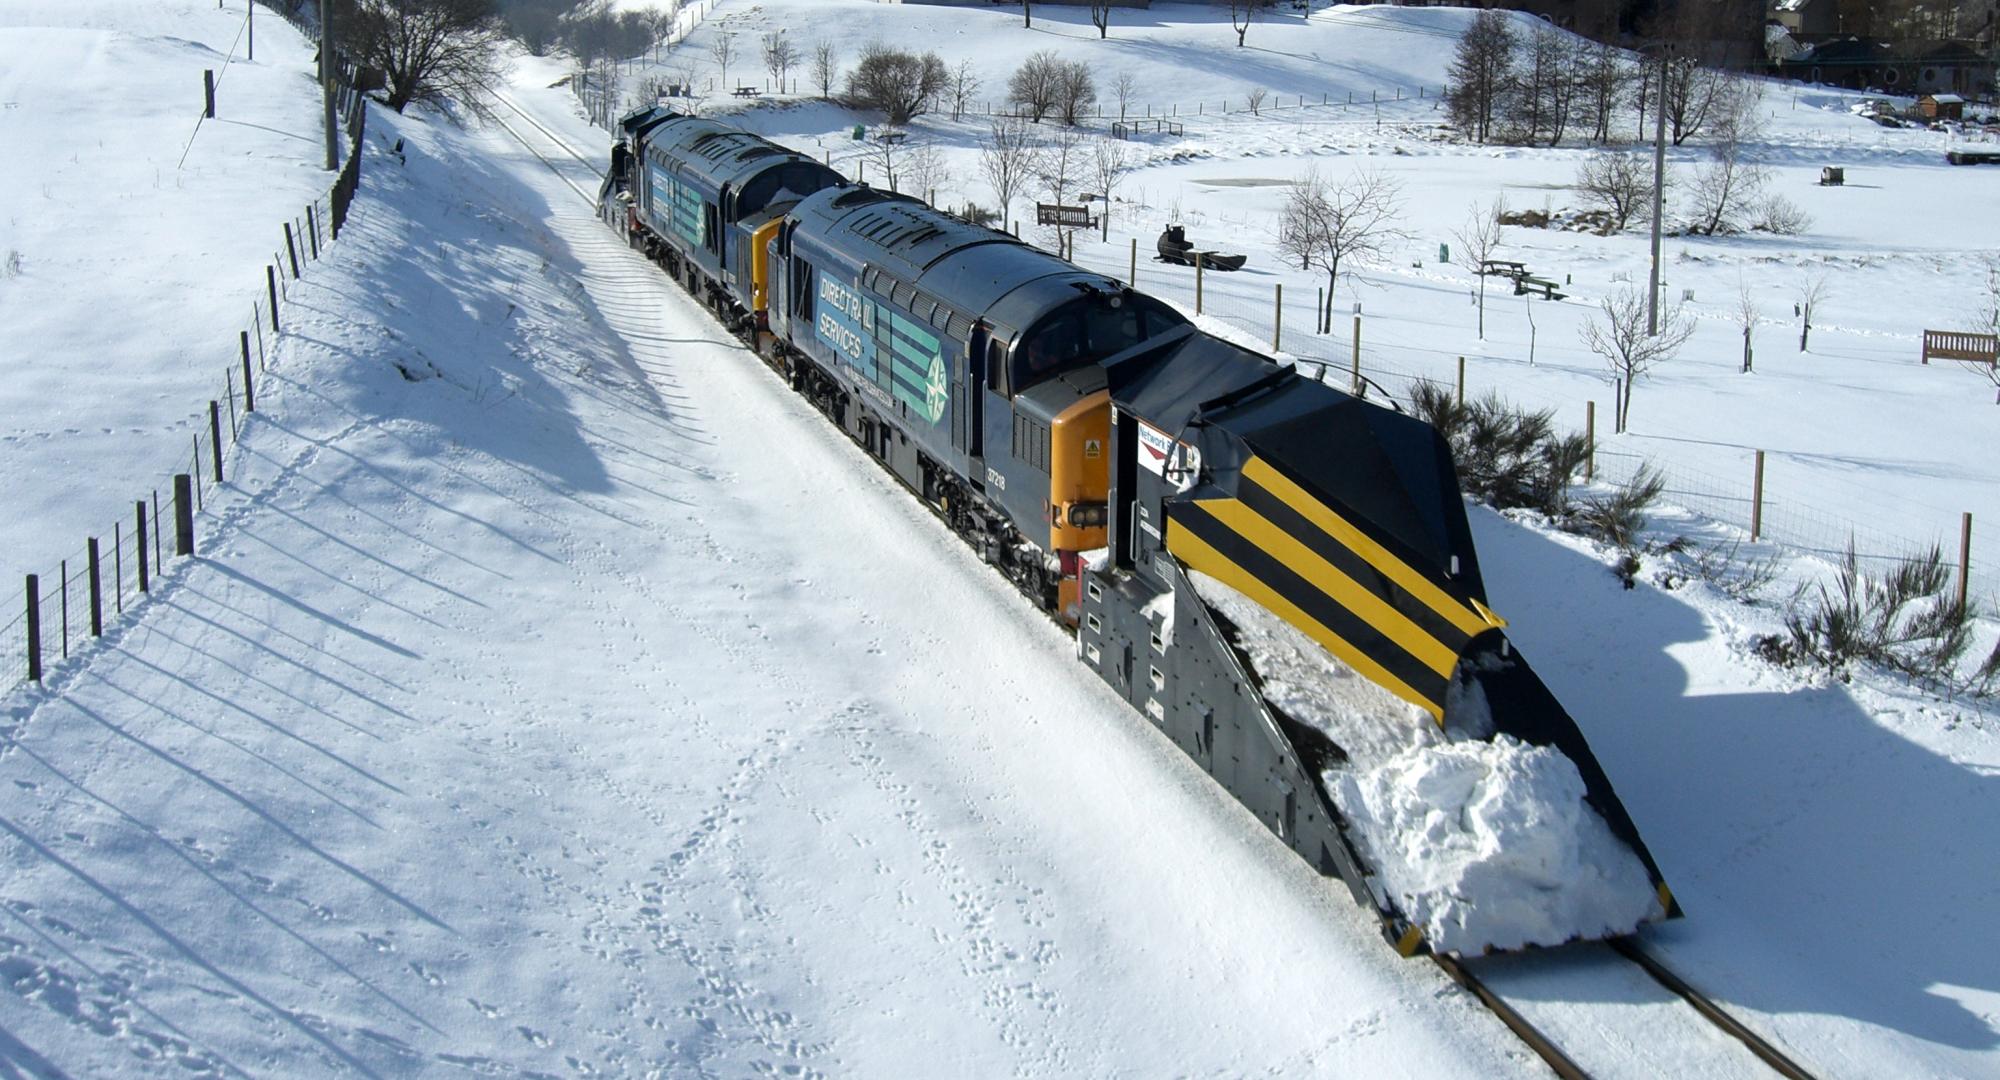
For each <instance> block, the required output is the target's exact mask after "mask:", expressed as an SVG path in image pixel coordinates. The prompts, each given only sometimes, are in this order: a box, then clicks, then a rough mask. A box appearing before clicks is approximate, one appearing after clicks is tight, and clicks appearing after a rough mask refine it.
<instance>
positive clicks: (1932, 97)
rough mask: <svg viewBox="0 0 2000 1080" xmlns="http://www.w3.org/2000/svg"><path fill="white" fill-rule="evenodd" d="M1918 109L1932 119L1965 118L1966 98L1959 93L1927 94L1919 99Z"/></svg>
mask: <svg viewBox="0 0 2000 1080" xmlns="http://www.w3.org/2000/svg"><path fill="white" fill-rule="evenodd" d="M1917 111H1918V112H1920V113H1922V114H1923V115H1924V117H1925V118H1926V119H1930V120H1963V119H1965V99H1964V98H1962V97H1959V96H1958V95H1957V94H1925V95H1924V96H1923V97H1921V98H1918V99H1917Z"/></svg>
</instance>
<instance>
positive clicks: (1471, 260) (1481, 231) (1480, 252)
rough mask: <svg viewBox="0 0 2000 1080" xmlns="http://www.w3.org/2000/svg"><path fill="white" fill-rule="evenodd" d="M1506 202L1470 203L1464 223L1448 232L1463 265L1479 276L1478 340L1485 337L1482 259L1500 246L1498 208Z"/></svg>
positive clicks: (1484, 272)
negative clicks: (1455, 244) (1459, 253)
mask: <svg viewBox="0 0 2000 1080" xmlns="http://www.w3.org/2000/svg"><path fill="white" fill-rule="evenodd" d="M1504 209H1506V204H1505V203H1503V202H1501V201H1500V200H1499V199H1495V200H1493V203H1492V205H1490V206H1481V205H1479V204H1478V203H1473V204H1472V206H1471V207H1469V208H1468V209H1467V210H1466V212H1465V224H1463V225H1460V226H1459V227H1458V228H1457V229H1456V230H1454V231H1453V232H1452V236H1454V237H1456V238H1457V239H1458V249H1459V251H1460V252H1461V253H1462V254H1463V256H1464V258H1465V260H1466V265H1468V266H1470V267H1472V272H1473V273H1474V274H1475V275H1477V276H1478V278H1479V340H1481V341H1484V340H1486V277H1487V275H1486V260H1488V259H1491V258H1492V257H1493V253H1494V252H1495V251H1498V250H1499V249H1500V212H1501V211H1502V210H1504Z"/></svg>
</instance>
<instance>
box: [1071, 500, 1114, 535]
mask: <svg viewBox="0 0 2000 1080" xmlns="http://www.w3.org/2000/svg"><path fill="white" fill-rule="evenodd" d="M1068 516H1069V523H1070V526H1071V527H1072V528H1077V529H1096V528H1101V527H1103V525H1104V523H1105V522H1106V521H1109V520H1110V519H1111V512H1110V508H1109V507H1107V506H1105V504H1103V503H1071V504H1069V514H1068Z"/></svg>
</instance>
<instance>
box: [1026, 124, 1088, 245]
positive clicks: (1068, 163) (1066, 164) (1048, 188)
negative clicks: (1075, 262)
mask: <svg viewBox="0 0 2000 1080" xmlns="http://www.w3.org/2000/svg"><path fill="white" fill-rule="evenodd" d="M1083 143H1084V137H1083V135H1082V134H1080V133H1079V132H1078V131H1077V130H1076V129H1075V128H1057V129H1056V130H1055V132H1054V134H1052V135H1050V136H1048V137H1047V138H1045V139H1043V140H1042V145H1041V146H1039V147H1037V148H1036V150H1035V180H1036V182H1037V183H1039V184H1040V185H1041V190H1042V193H1043V194H1045V195H1047V196H1048V197H1049V201H1050V202H1052V203H1055V204H1057V205H1065V203H1066V200H1068V199H1069V198H1071V197H1072V196H1073V195H1074V194H1075V192H1076V191H1077V189H1078V188H1079V187H1080V186H1081V184H1082V182H1083V178H1084V176H1085V175H1086V174H1087V171H1088V169H1089V168H1090V161H1089V158H1088V155H1087V154H1086V153H1085V151H1084V148H1083ZM1073 231H1074V230H1073V229H1069V228H1065V227H1062V226H1057V227H1056V234H1057V236H1058V237H1059V240H1058V243H1059V244H1060V246H1061V248H1062V249H1063V250H1064V251H1067V250H1068V248H1069V234H1070V233H1071V232H1073Z"/></svg>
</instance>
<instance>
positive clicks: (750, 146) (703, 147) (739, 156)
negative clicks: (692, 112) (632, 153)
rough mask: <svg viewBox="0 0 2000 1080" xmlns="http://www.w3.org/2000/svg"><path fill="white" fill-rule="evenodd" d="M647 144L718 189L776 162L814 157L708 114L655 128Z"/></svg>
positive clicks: (754, 173) (777, 163)
mask: <svg viewBox="0 0 2000 1080" xmlns="http://www.w3.org/2000/svg"><path fill="white" fill-rule="evenodd" d="M646 143H647V145H648V146H650V147H653V148H655V149H658V150H660V151H661V152H663V153H665V154H667V155H668V156H670V157H672V158H673V159H674V160H676V161H678V162H680V163H681V165H682V170H683V174H684V175H685V174H689V173H691V174H693V176H694V177H695V178H697V179H700V180H703V181H706V182H707V183H708V184H709V185H710V186H712V187H714V188H716V189H718V190H719V189H720V188H721V187H722V185H724V184H736V185H739V186H740V185H741V184H742V183H743V182H744V181H746V180H748V179H749V178H750V177H752V176H754V175H756V174H757V173H760V172H763V171H764V170H765V169H768V168H770V167H771V166H773V165H781V164H786V163H789V162H793V161H811V160H812V159H811V158H809V157H806V156H805V155H803V154H800V153H798V152H796V151H793V150H787V149H786V148H784V147H782V146H779V145H778V144H777V143H774V142H772V141H770V140H769V139H766V138H764V137H762V136H760V135H753V134H751V133H750V132H747V131H743V130H741V129H738V128H736V127H734V126H731V125H729V124H725V123H723V122H721V121H718V120H711V119H709V118H708V117H704V116H681V117H678V118H677V122H675V123H672V124H665V125H661V126H659V127H657V128H656V129H655V130H653V131H652V133H651V134H650V135H649V136H648V137H647V139H646Z"/></svg>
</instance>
